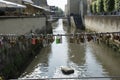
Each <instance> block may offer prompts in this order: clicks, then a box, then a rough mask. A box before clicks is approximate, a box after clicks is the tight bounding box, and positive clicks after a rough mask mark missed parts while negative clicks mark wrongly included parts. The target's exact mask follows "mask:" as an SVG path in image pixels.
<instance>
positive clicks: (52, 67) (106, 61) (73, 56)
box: [20, 19, 120, 80]
mask: <svg viewBox="0 0 120 80" xmlns="http://www.w3.org/2000/svg"><path fill="white" fill-rule="evenodd" d="M64 27H65V26H63V23H62V20H61V19H60V20H59V21H58V22H56V23H54V24H53V33H54V34H65V33H67V31H66V30H65V29H64ZM61 66H68V67H71V68H73V69H74V70H75V73H74V74H71V75H64V74H63V73H62V72H61V70H60V69H61V68H60V67H61ZM110 76H120V54H118V53H116V52H114V51H113V50H111V49H110V48H108V47H107V46H106V45H104V44H101V43H100V44H98V43H94V42H86V43H80V44H77V43H69V38H68V37H66V36H63V37H62V43H61V44H56V42H55V41H54V42H53V43H52V44H51V45H49V46H47V47H44V48H43V49H42V50H41V51H40V53H39V54H38V55H37V56H36V57H35V59H34V60H33V61H32V62H31V64H30V65H29V66H28V67H27V68H26V70H25V71H24V73H23V74H22V75H21V76H20V78H23V79H41V78H72V77H110ZM90 80H96V79H90ZM98 80H112V79H111V78H105V79H98ZM114 80H117V79H114ZM118 80H119V79H118Z"/></svg>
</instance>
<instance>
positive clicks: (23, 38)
mask: <svg viewBox="0 0 120 80" xmlns="http://www.w3.org/2000/svg"><path fill="white" fill-rule="evenodd" d="M53 41H54V36H52V35H47V36H44V35H42V34H41V35H39V36H38V35H0V47H1V46H4V45H5V44H9V46H14V45H16V44H17V43H18V42H22V43H25V42H29V44H32V45H36V44H43V46H47V45H49V44H51V43H52V42H53Z"/></svg>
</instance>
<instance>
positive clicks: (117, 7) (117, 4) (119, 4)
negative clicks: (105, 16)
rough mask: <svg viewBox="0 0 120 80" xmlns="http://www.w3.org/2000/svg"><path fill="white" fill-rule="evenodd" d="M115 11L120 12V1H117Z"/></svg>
mask: <svg viewBox="0 0 120 80" xmlns="http://www.w3.org/2000/svg"><path fill="white" fill-rule="evenodd" d="M114 7H115V10H119V9H120V0H115V5H114Z"/></svg>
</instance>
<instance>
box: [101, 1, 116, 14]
mask: <svg viewBox="0 0 120 80" xmlns="http://www.w3.org/2000/svg"><path fill="white" fill-rule="evenodd" d="M114 3H115V1H114V0H103V5H104V11H105V12H111V11H113V10H114Z"/></svg>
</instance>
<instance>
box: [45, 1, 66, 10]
mask: <svg viewBox="0 0 120 80" xmlns="http://www.w3.org/2000/svg"><path fill="white" fill-rule="evenodd" d="M47 3H48V5H50V6H58V7H60V8H61V9H62V10H64V9H65V4H67V0H47Z"/></svg>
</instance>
